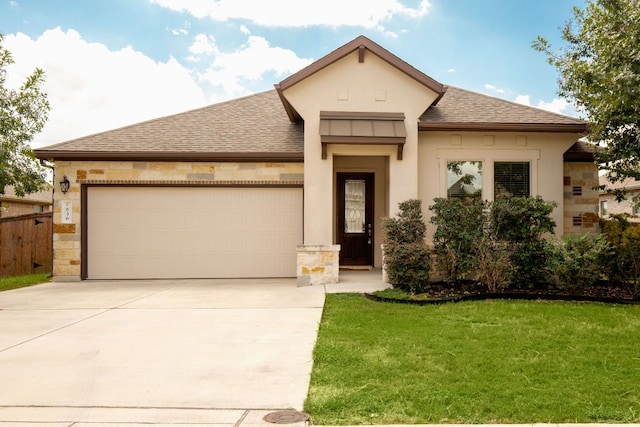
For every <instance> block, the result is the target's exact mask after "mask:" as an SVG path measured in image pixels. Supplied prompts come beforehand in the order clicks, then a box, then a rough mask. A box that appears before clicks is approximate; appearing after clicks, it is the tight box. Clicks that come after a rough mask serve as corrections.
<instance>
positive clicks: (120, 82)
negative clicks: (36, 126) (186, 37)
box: [4, 28, 206, 147]
mask: <svg viewBox="0 0 640 427" xmlns="http://www.w3.org/2000/svg"><path fill="white" fill-rule="evenodd" d="M4 47H6V48H7V49H9V51H11V52H12V54H13V58H14V60H15V64H14V65H13V66H11V67H10V68H9V69H8V73H9V76H10V78H11V79H12V82H13V84H15V83H16V82H18V81H23V80H24V78H25V77H26V76H27V75H29V74H30V73H31V72H32V71H33V69H34V68H36V67H39V68H42V69H43V70H44V71H45V73H46V82H45V84H44V87H43V90H44V91H45V92H46V93H47V94H48V97H49V102H50V104H51V112H50V115H49V121H48V122H47V125H46V126H45V129H44V130H43V132H42V133H41V134H39V135H37V136H36V138H35V141H34V142H33V146H34V147H39V146H42V145H49V144H53V143H57V142H62V141H65V140H67V139H70V138H74V137H79V136H83V135H88V134H91V133H95V132H98V131H102V130H108V129H113V128H115V127H119V126H124V125H127V124H131V123H136V122H139V121H142V120H146V119H150V118H155V117H160V116H163V115H167V114H172V113H176V112H180V111H184V110H187V109H191V108H195V107H198V106H201V105H204V104H205V103H206V99H205V96H204V93H203V91H202V89H201V88H200V87H199V86H198V84H197V82H196V81H195V80H194V78H193V77H192V76H191V74H190V71H189V70H188V69H186V68H185V67H183V66H182V65H181V64H180V63H178V61H176V60H175V59H173V58H170V59H169V60H168V61H166V62H155V61H154V60H152V59H151V58H149V57H147V56H145V55H143V54H142V53H140V52H137V51H135V50H134V49H132V48H131V47H127V48H124V49H121V50H118V51H112V50H109V49H108V48H107V47H106V46H105V45H103V44H100V43H89V42H87V41H85V40H83V39H82V37H81V36H80V34H78V33H77V32H76V31H74V30H69V31H67V32H63V31H62V30H61V29H60V28H56V29H53V30H47V31H45V32H44V33H43V34H42V35H41V36H40V37H38V38H37V39H35V40H32V39H31V38H30V37H28V36H26V35H24V34H21V33H17V34H9V35H7V36H6V37H5V43H4ZM7 84H8V85H9V84H11V81H9V80H8V82H7Z"/></svg>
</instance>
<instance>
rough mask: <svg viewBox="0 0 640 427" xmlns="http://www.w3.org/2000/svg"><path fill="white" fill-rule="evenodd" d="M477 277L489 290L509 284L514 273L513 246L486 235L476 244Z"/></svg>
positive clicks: (497, 289)
mask: <svg viewBox="0 0 640 427" xmlns="http://www.w3.org/2000/svg"><path fill="white" fill-rule="evenodd" d="M474 252H475V257H476V260H477V273H478V274H477V279H478V281H479V282H480V283H482V284H483V285H485V286H486V287H487V288H488V289H489V292H498V291H499V290H503V289H505V288H506V287H508V286H509V284H510V283H511V279H512V275H513V271H514V268H513V262H512V261H511V257H512V255H513V246H512V245H511V244H509V243H508V242H501V241H498V240H496V239H495V238H493V237H491V236H490V235H485V236H484V237H483V238H481V239H480V240H479V241H478V242H477V244H476V245H475V249H474Z"/></svg>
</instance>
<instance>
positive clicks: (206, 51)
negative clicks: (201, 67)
mask: <svg viewBox="0 0 640 427" xmlns="http://www.w3.org/2000/svg"><path fill="white" fill-rule="evenodd" d="M217 51H218V48H217V47H216V39H215V38H214V37H213V36H207V35H206V34H198V35H197V36H195V38H194V40H193V44H192V45H191V46H189V52H191V53H192V54H194V55H212V54H214V53H217Z"/></svg>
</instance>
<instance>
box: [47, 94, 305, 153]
mask: <svg viewBox="0 0 640 427" xmlns="http://www.w3.org/2000/svg"><path fill="white" fill-rule="evenodd" d="M303 138H304V137H303V127H302V124H295V123H291V122H290V121H289V119H288V117H287V114H286V113H285V111H284V108H283V107H282V102H281V101H280V98H279V97H278V95H277V93H276V91H275V90H271V91H268V92H262V93H258V94H255V95H250V96H246V97H243V98H238V99H234V100H231V101H227V102H222V103H219V104H213V105H209V106H207V107H204V108H199V109H196V110H191V111H187V112H184V113H180V114H175V115H172V116H167V117H161V118H158V119H154V120H149V121H146V122H142V123H137V124H133V125H130V126H126V127H123V128H119V129H115V130H110V131H106V132H102V133H98V134H95V135H90V136H86V137H82V138H78V139H73V140H71V141H66V142H63V143H60V144H55V145H51V146H48V147H44V148H42V149H40V150H35V151H36V154H38V155H39V157H43V154H44V153H46V152H54V153H55V152H66V151H74V152H75V151H79V152H99V153H104V152H132V153H133V152H138V153H139V152H177V153H287V154H293V153H302V152H303V151H304V149H303ZM45 157H46V156H45Z"/></svg>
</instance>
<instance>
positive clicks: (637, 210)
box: [633, 203, 640, 215]
mask: <svg viewBox="0 0 640 427" xmlns="http://www.w3.org/2000/svg"><path fill="white" fill-rule="evenodd" d="M633 214H634V215H640V203H634V204H633Z"/></svg>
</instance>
